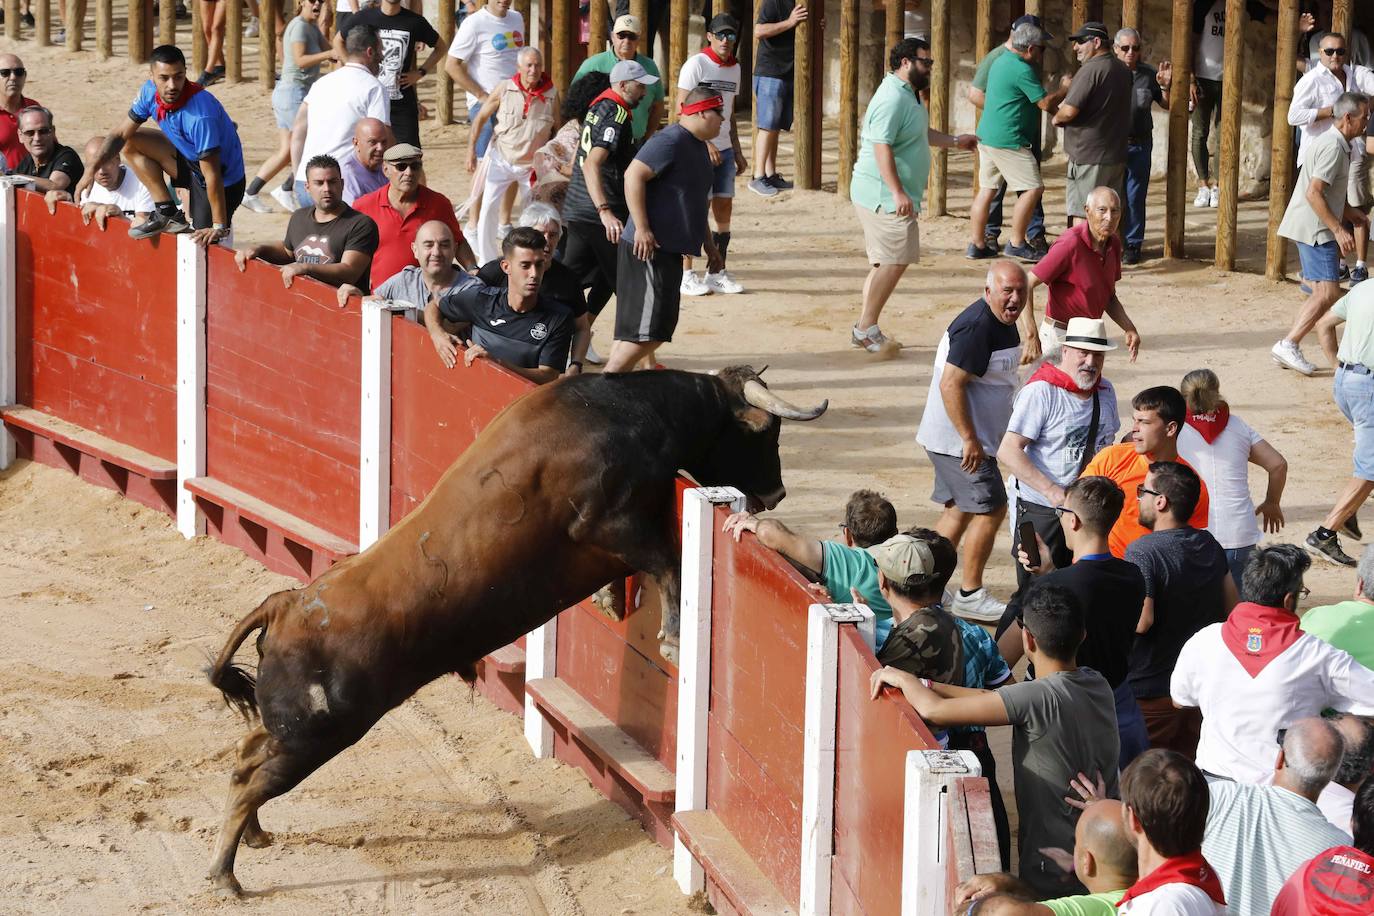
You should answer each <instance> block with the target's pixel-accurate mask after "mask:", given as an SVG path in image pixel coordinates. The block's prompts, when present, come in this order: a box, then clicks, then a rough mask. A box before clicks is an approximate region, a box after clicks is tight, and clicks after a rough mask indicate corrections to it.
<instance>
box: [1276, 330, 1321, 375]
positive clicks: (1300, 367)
mask: <svg viewBox="0 0 1374 916" xmlns="http://www.w3.org/2000/svg"><path fill="white" fill-rule="evenodd" d="M1269 352H1270V354H1272V355H1273V357H1274V362H1276V363H1278V364H1279V365H1280V366H1282V367H1283V368H1285V369H1292V370H1293V371H1294V372H1301V373H1302V374H1303V375H1311V374H1312V373H1314V372H1316V371H1317V367H1316V366H1314V365H1312V364H1311V363H1309V362H1308V361H1307V357H1305V356H1303V355H1302V350H1301V349H1300V348H1299V347H1298V345H1297V344H1295V343H1293V341H1291V340H1288V339H1286V338H1285V339H1284V340H1280V341H1279V342H1278V343H1276V344H1274V347H1273V349H1271V350H1270V351H1269Z"/></svg>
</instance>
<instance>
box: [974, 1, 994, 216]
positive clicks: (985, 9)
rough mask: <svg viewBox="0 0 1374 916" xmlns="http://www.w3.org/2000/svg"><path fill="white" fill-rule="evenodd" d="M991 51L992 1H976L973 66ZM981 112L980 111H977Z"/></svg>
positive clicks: (975, 174)
mask: <svg viewBox="0 0 1374 916" xmlns="http://www.w3.org/2000/svg"><path fill="white" fill-rule="evenodd" d="M990 51H992V0H978V10H977V12H976V13H975V14H974V21H973V63H974V64H975V65H977V64H979V63H981V62H982V60H983V58H985V57H987V56H988V53H989V52H990ZM979 111H981V109H979ZM977 116H978V111H975V112H974V119H975V120H974V124H975V126H976V124H977ZM978 162H979V160H978V151H977V150H974V151H973V193H974V194H977V193H978V188H979V183H978V171H979V169H978Z"/></svg>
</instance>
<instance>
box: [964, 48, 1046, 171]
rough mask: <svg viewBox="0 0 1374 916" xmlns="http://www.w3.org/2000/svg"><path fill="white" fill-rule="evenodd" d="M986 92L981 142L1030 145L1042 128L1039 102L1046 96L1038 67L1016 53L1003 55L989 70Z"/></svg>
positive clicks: (1017, 146)
mask: <svg viewBox="0 0 1374 916" xmlns="http://www.w3.org/2000/svg"><path fill="white" fill-rule="evenodd" d="M988 56H989V57H991V56H992V55H991V54H989V55H988ZM984 95H985V96H986V100H985V101H984V103H983V116H982V117H981V118H979V119H978V141H979V142H980V143H983V144H984V145H986V146H991V147H994V148H996V149H1022V148H1025V147H1029V146H1030V145H1031V143H1032V142H1033V141H1034V139H1035V133H1036V131H1037V130H1039V129H1040V109H1039V107H1037V105H1036V103H1037V102H1039V101H1040V100H1041V99H1043V98H1044V97H1045V87H1044V86H1042V85H1040V77H1038V76H1036V75H1035V68H1034V67H1032V66H1031V65H1030V64H1029V63H1028V62H1027V61H1025V60H1023V59H1022V58H1020V57H1018V56H1017V55H1015V54H1003V55H1001V56H1000V57H998V58H997V60H995V61H993V63H992V66H991V67H990V68H989V70H988V87H987V89H986V90H984Z"/></svg>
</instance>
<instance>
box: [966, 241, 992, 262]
mask: <svg viewBox="0 0 1374 916" xmlns="http://www.w3.org/2000/svg"><path fill="white" fill-rule="evenodd" d="M964 257H966V258H968V259H969V260H970V261H982V260H985V259H986V258H995V257H997V249H996V248H994V247H991V246H988V245H983V246H979V245H975V244H973V243H972V242H969V243H968V248H966V249H964Z"/></svg>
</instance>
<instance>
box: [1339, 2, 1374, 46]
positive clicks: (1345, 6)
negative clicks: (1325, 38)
mask: <svg viewBox="0 0 1374 916" xmlns="http://www.w3.org/2000/svg"><path fill="white" fill-rule="evenodd" d="M1350 5H1351V4H1350V0H1331V31H1333V32H1340V33H1341V34H1342V35H1344V36H1345V40H1346V41H1347V42H1348V41H1350V25H1351V19H1350ZM1365 28H1368V26H1365Z"/></svg>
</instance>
